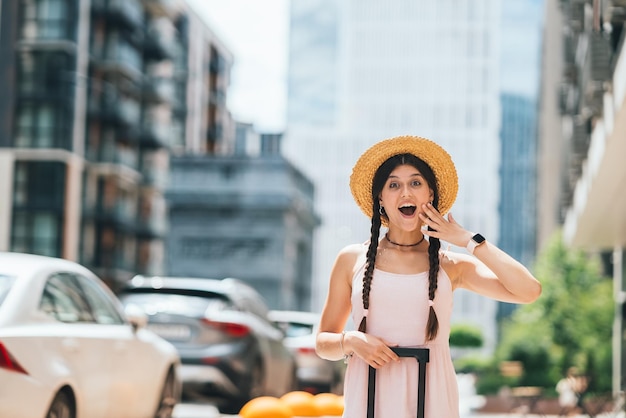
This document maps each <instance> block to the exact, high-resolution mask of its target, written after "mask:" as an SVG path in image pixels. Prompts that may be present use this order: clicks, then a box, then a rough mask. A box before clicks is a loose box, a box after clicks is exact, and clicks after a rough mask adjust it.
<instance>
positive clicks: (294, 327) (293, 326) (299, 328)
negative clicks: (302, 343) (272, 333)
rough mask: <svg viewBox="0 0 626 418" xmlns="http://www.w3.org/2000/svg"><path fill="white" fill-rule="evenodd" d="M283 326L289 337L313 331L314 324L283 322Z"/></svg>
mask: <svg viewBox="0 0 626 418" xmlns="http://www.w3.org/2000/svg"><path fill="white" fill-rule="evenodd" d="M281 328H283V330H284V331H285V335H286V336H287V337H301V336H303V335H309V334H311V333H312V332H313V325H311V324H301V323H298V322H289V323H287V324H283V325H282V326H281Z"/></svg>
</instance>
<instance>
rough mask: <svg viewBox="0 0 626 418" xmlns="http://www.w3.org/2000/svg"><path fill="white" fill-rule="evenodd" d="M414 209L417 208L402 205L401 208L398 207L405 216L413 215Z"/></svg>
mask: <svg viewBox="0 0 626 418" xmlns="http://www.w3.org/2000/svg"><path fill="white" fill-rule="evenodd" d="M415 209H417V208H416V207H415V206H402V207H401V208H398V210H399V211H400V212H402V214H404V215H407V216H411V215H413V214H414V213H415Z"/></svg>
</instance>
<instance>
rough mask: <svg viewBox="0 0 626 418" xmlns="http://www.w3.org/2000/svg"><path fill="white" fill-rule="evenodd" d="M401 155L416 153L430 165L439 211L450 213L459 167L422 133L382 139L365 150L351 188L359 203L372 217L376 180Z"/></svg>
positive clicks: (354, 172) (355, 169)
mask: <svg viewBox="0 0 626 418" xmlns="http://www.w3.org/2000/svg"><path fill="white" fill-rule="evenodd" d="M398 154H413V155H415V156H416V157H418V158H420V159H421V160H423V161H424V162H425V163H426V164H428V165H429V166H430V168H431V169H432V170H433V173H434V174H435V178H436V179H437V190H438V191H439V208H438V209H439V212H440V213H441V214H442V215H444V214H446V213H447V212H448V211H449V210H450V208H451V207H452V204H453V203H454V200H455V199H456V194H457V192H458V190H459V181H458V177H457V174H456V168H455V167H454V162H452V158H451V157H450V155H449V154H448V153H447V152H446V151H445V150H444V149H443V148H441V147H440V146H439V145H437V144H436V143H434V142H433V141H431V140H429V139H426V138H421V137H419V136H408V135H407V136H398V137H394V138H389V139H385V140H382V141H380V142H378V143H376V144H374V145H373V146H372V147H370V148H369V149H368V150H367V151H365V152H364V153H363V154H362V155H361V157H359V159H358V161H357V162H356V164H355V165H354V168H353V169H352V175H351V176H350V190H351V191H352V196H353V197H354V200H355V201H356V203H357V205H359V207H360V208H361V210H362V211H363V213H365V214H366V215H367V216H368V217H369V218H371V217H372V206H373V202H372V181H373V179H374V174H375V173H376V170H378V168H379V167H380V166H381V164H382V163H384V162H385V161H387V160H388V159H389V158H391V157H393V156H394V155H398Z"/></svg>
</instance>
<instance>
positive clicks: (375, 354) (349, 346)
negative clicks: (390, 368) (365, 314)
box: [343, 331, 399, 369]
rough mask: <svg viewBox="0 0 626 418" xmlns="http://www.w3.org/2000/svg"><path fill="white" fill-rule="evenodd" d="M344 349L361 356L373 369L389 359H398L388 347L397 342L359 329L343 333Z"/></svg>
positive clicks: (395, 345)
mask: <svg viewBox="0 0 626 418" xmlns="http://www.w3.org/2000/svg"><path fill="white" fill-rule="evenodd" d="M343 344H344V350H345V352H347V353H350V352H351V353H353V355H357V356H359V357H361V358H362V359H363V360H364V361H365V362H366V363H367V364H369V365H370V366H372V367H373V368H375V369H379V368H381V367H383V366H384V365H385V364H387V363H389V362H390V361H399V357H398V355H397V354H396V353H394V352H393V350H391V348H390V347H397V345H398V344H395V343H391V342H389V341H385V340H384V339H382V338H379V337H375V336H373V335H371V334H367V333H364V332H360V331H348V332H346V334H345V335H344V341H343Z"/></svg>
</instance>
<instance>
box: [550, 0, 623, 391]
mask: <svg viewBox="0 0 626 418" xmlns="http://www.w3.org/2000/svg"><path fill="white" fill-rule="evenodd" d="M547 5H548V7H547V12H548V15H547V16H546V22H548V24H547V25H546V28H545V31H546V32H545V33H546V39H547V41H546V44H545V48H544V57H545V59H546V60H547V62H546V63H545V64H544V83H543V85H542V90H543V91H542V93H543V98H542V107H543V110H545V112H546V113H550V114H555V115H558V116H557V117H556V118H555V119H554V120H553V121H552V122H550V121H549V120H544V124H543V126H542V128H541V147H542V148H543V149H544V150H547V149H549V148H552V149H554V147H558V148H560V149H561V151H562V152H561V153H559V157H560V158H561V160H560V164H558V165H556V166H554V164H548V161H545V162H544V164H543V165H541V166H540V167H541V169H540V173H539V175H540V177H541V178H542V180H541V181H540V184H542V185H543V184H545V185H546V190H553V191H554V194H553V196H554V198H556V199H557V200H556V204H555V201H554V200H552V208H555V209H556V210H552V211H548V212H546V213H551V214H553V215H554V216H556V217H557V218H556V219H557V222H559V221H560V222H562V225H563V234H564V238H565V240H566V242H567V243H569V244H570V245H572V246H573V247H575V248H581V249H584V250H586V251H589V252H592V253H605V254H607V253H608V254H610V257H607V258H606V259H607V260H610V261H609V263H608V264H609V266H608V270H611V271H612V274H613V280H614V283H615V286H614V289H615V295H614V296H615V319H614V323H613V388H614V391H615V392H618V391H620V390H624V376H625V375H626V357H625V351H624V347H625V342H624V335H625V334H624V330H625V327H624V324H625V323H624V316H625V310H624V308H625V307H626V305H625V304H624V303H625V302H626V297H625V295H626V251H625V248H626V194H624V192H623V186H624V184H626V165H624V161H623V160H624V156H625V155H626V50H625V49H624V38H625V31H624V21H625V20H626V2H625V1H623V0H608V1H598V0H594V1H592V0H577V1H567V2H566V1H556V0H552V1H549V2H548V3H547ZM555 61H556V62H555ZM550 62H552V63H554V64H555V65H554V66H549V65H548V64H549V63H550ZM555 134H558V135H557V136H554V135H555ZM555 142H558V143H559V144H560V145H555V144H554V143H555ZM558 148H557V149H558ZM552 155H553V156H554V154H552ZM553 163H554V162H553ZM555 174H557V175H556V176H555ZM559 174H560V175H559ZM553 178H557V179H559V184H555V183H554V182H553V181H552V180H551V179H553ZM545 196H546V197H547V198H550V196H548V195H545ZM545 223H546V224H548V223H554V221H553V220H550V219H548V220H547V221H546V222H545Z"/></svg>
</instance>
